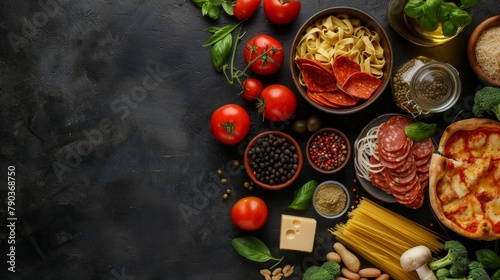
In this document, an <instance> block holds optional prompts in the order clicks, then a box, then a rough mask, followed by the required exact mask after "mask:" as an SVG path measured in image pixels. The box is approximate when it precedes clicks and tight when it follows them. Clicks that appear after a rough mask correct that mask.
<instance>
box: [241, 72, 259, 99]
mask: <svg viewBox="0 0 500 280" xmlns="http://www.w3.org/2000/svg"><path fill="white" fill-rule="evenodd" d="M241 86H242V88H243V92H242V93H243V98H244V99H245V100H248V101H257V100H258V99H259V98H260V94H261V92H262V90H263V89H264V86H263V85H262V83H261V82H260V81H259V80H257V79H255V78H248V79H246V80H244V81H243V83H241Z"/></svg>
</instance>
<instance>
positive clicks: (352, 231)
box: [329, 198, 445, 280]
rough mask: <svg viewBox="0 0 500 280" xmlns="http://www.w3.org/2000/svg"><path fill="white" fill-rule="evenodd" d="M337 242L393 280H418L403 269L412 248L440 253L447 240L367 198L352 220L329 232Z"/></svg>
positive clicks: (350, 218)
mask: <svg viewBox="0 0 500 280" xmlns="http://www.w3.org/2000/svg"><path fill="white" fill-rule="evenodd" d="M329 231H330V233H332V234H333V235H334V236H335V237H336V238H337V240H339V241H340V242H342V243H343V244H344V245H346V246H348V247H349V248H350V249H352V250H353V251H355V252H356V253H357V254H359V255H360V256H361V257H363V258H364V259H366V260H367V261H369V262H370V263H372V264H373V265H375V266H377V267H378V268H380V269H381V270H383V271H384V272H386V273H388V274H389V275H391V277H392V278H394V279H408V280H412V279H415V280H418V275H417V274H416V273H415V272H406V271H404V270H403V269H402V268H401V265H400V263H399V258H400V256H401V254H403V253H404V252H405V251H406V250H408V249H409V248H412V247H415V246H418V245H424V246H427V247H428V248H429V249H430V250H431V251H432V252H434V253H437V252H438V251H439V250H440V249H442V248H443V245H444V240H445V238H444V237H443V236H441V235H439V234H437V233H435V232H433V231H431V230H429V229H427V228H425V227H423V226H421V225H420V224H417V223H416V222H414V221H412V220H409V219H407V218H405V217H403V216H401V215H399V214H397V213H394V212H392V211H391V210H388V209H386V208H384V207H382V206H380V205H378V204H376V203H374V202H372V201H371V200H369V199H367V198H362V199H361V201H360V203H359V205H358V207H356V208H355V209H354V210H352V211H351V212H349V220H348V221H347V222H346V223H339V224H337V225H336V226H335V228H332V229H329Z"/></svg>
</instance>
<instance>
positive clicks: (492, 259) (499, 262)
mask: <svg viewBox="0 0 500 280" xmlns="http://www.w3.org/2000/svg"><path fill="white" fill-rule="evenodd" d="M476 258H477V260H478V261H479V262H480V263H481V264H482V265H483V266H484V268H488V269H497V268H500V257H499V256H497V254H496V253H495V252H494V251H493V250H490V249H480V250H477V251H476Z"/></svg>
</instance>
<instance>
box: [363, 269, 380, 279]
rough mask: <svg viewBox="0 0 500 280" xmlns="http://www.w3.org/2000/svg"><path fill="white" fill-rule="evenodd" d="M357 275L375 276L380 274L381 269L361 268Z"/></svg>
mask: <svg viewBox="0 0 500 280" xmlns="http://www.w3.org/2000/svg"><path fill="white" fill-rule="evenodd" d="M358 274H359V276H361V277H366V278H377V277H379V276H380V275H382V271H380V269H378V268H375V267H367V268H363V269H361V270H360V271H359V272H358Z"/></svg>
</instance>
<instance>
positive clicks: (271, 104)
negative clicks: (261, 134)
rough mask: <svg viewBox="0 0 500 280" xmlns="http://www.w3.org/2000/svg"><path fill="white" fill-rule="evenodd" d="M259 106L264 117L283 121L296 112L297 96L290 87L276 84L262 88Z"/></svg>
mask: <svg viewBox="0 0 500 280" xmlns="http://www.w3.org/2000/svg"><path fill="white" fill-rule="evenodd" d="M258 107H259V112H260V113H262V114H264V118H266V119H268V120H270V121H275V122H282V121H285V120H287V119H288V118H290V117H291V116H292V115H293V114H294V113H295V109H297V98H296V97H295V94H294V93H293V92H292V90H290V89H289V88H288V87H286V86H284V85H279V84H274V85H270V86H267V87H266V88H264V89H263V90H262V93H261V94H260V101H259V104H258Z"/></svg>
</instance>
